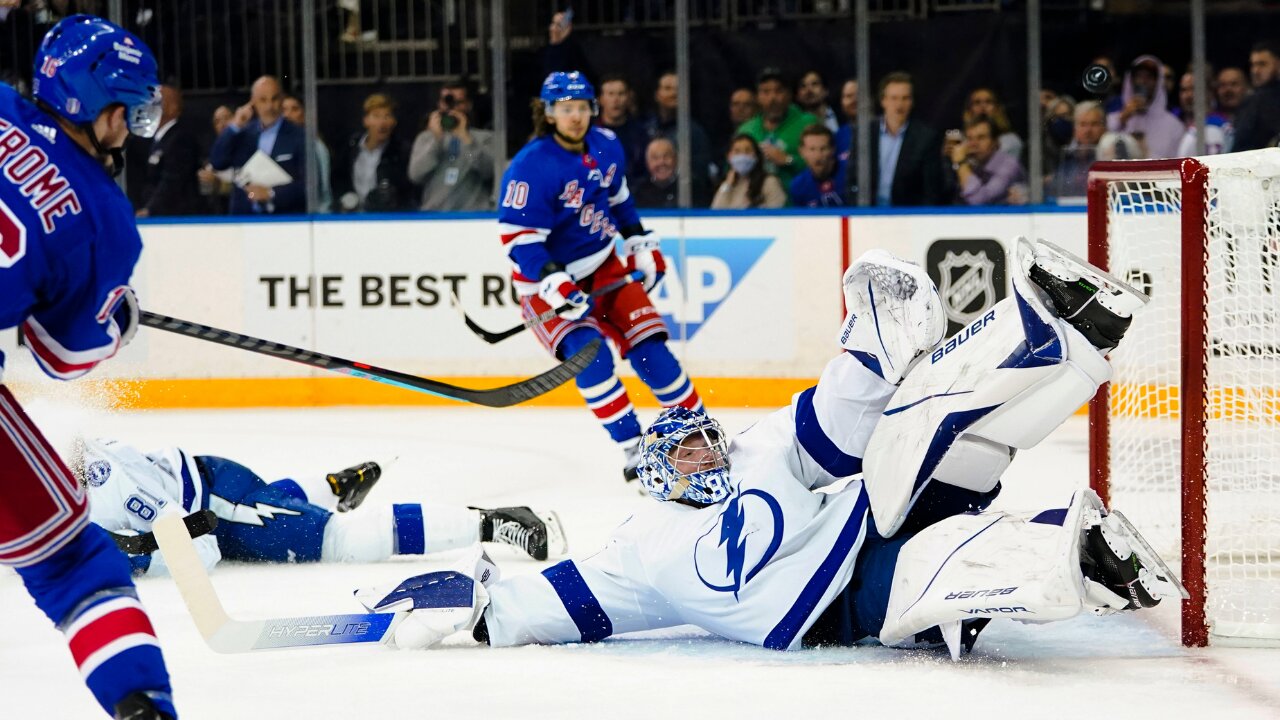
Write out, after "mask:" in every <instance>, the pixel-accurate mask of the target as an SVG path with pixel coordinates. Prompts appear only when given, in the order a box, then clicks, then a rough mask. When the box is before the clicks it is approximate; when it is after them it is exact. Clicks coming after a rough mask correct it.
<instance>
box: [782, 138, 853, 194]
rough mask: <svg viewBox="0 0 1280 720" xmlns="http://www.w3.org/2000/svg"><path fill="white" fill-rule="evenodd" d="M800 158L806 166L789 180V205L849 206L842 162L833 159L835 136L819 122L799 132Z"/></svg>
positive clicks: (834, 157) (834, 154) (834, 156)
mask: <svg viewBox="0 0 1280 720" xmlns="http://www.w3.org/2000/svg"><path fill="white" fill-rule="evenodd" d="M800 157H802V158H804V164H805V169H804V170H803V171H801V173H800V174H799V175H797V176H796V178H795V179H794V180H792V181H791V188H790V190H791V204H792V205H794V206H796V207H839V206H841V205H848V204H849V203H848V201H847V200H846V194H845V193H846V192H847V191H848V183H847V182H845V164H844V163H843V162H840V160H839V159H837V158H836V136H835V133H832V132H831V130H830V128H828V127H827V126H826V125H823V124H822V123H814V124H812V125H810V126H809V127H807V128H805V129H804V132H802V133H800Z"/></svg>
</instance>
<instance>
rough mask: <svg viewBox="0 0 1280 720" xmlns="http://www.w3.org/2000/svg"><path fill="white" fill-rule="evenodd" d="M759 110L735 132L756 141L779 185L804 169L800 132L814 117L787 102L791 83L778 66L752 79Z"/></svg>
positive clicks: (767, 167)
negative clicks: (754, 79) (754, 82)
mask: <svg viewBox="0 0 1280 720" xmlns="http://www.w3.org/2000/svg"><path fill="white" fill-rule="evenodd" d="M756 101H757V102H759V103H760V114H759V115H756V116H755V117H753V118H751V119H750V120H748V121H746V122H744V123H742V126H741V127H739V128H738V132H739V133H742V134H744V135H750V136H751V137H753V138H755V140H756V142H758V143H760V150H761V152H763V153H764V159H765V170H767V171H768V172H770V173H772V174H773V175H776V176H777V177H778V180H779V181H780V182H781V183H782V186H783V187H790V186H791V180H792V178H794V177H795V176H796V175H798V174H799V173H800V171H801V170H804V162H803V161H802V160H801V158H800V133H802V132H804V129H805V128H807V127H809V126H810V125H812V124H814V123H816V122H818V118H816V117H814V116H813V115H811V114H809V113H807V112H805V111H803V110H801V109H800V108H799V107H798V106H796V105H793V104H792V102H791V84H790V83H789V82H787V80H786V79H785V78H784V77H783V75H782V71H781V70H779V69H778V68H772V67H770V68H765V69H764V71H763V72H761V73H760V77H759V79H757V80H756Z"/></svg>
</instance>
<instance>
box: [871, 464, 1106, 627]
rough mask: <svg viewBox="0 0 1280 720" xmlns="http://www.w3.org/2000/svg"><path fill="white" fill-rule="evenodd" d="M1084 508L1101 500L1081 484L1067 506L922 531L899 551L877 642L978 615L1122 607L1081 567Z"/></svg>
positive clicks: (1063, 614)
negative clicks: (1089, 579)
mask: <svg viewBox="0 0 1280 720" xmlns="http://www.w3.org/2000/svg"><path fill="white" fill-rule="evenodd" d="M1087 508H1088V509H1092V510H1094V511H1095V512H1101V511H1102V503H1101V501H1100V500H1098V496H1097V495H1096V494H1094V493H1093V491H1091V490H1082V491H1079V492H1077V493H1076V495H1075V497H1074V498H1072V501H1071V504H1070V505H1069V506H1068V507H1067V508H1065V509H1063V508H1057V509H1050V510H1044V511H1042V512H1038V513H1028V514H1016V515H1015V514H1010V513H1004V512H984V513H979V514H974V515H957V516H954V517H950V518H947V519H946V520H943V521H942V522H939V523H935V524H934V525H931V526H930V527H928V528H926V529H925V530H923V531H921V532H920V533H919V534H917V535H915V536H914V537H912V538H911V539H910V540H909V541H907V543H906V544H905V545H904V546H903V547H902V550H901V552H900V553H899V555H898V560H897V564H896V566H895V568H894V575H893V581H892V588H891V590H890V594H889V603H888V609H887V611H886V613H885V621H884V625H883V626H882V627H881V629H880V635H879V639H880V641H881V642H882V643H884V644H886V645H895V644H899V643H902V642H903V641H906V640H908V639H910V638H913V637H914V636H915V634H916V633H918V632H922V631H924V630H927V629H929V628H931V627H934V626H941V627H943V629H944V633H943V634H944V636H945V635H946V633H945V630H946V628H947V627H948V626H949V625H950V624H951V623H958V622H962V621H965V620H971V619H975V618H993V617H1008V618H1013V619H1016V620H1020V621H1023V622H1050V621H1053V620H1065V619H1067V618H1070V617H1074V616H1075V615H1077V614H1079V613H1080V612H1081V611H1082V610H1083V609H1085V608H1086V607H1088V608H1100V607H1111V608H1114V609H1120V608H1122V607H1124V605H1125V604H1126V600H1125V599H1124V598H1120V597H1118V596H1116V595H1114V594H1113V593H1110V592H1107V591H1105V589H1104V588H1101V586H1098V585H1097V584H1096V583H1093V582H1092V581H1088V580H1086V578H1085V576H1084V574H1083V572H1082V570H1081V565H1080V546H1081V529H1082V527H1083V524H1084V522H1085V511H1086V509H1087ZM1086 585H1090V586H1092V587H1089V588H1088V589H1086ZM1098 590H1101V591H1102V592H1097V591H1098Z"/></svg>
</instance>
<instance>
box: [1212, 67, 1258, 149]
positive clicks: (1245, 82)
mask: <svg viewBox="0 0 1280 720" xmlns="http://www.w3.org/2000/svg"><path fill="white" fill-rule="evenodd" d="M1250 92H1251V90H1250V89H1249V79H1248V78H1247V77H1245V74H1244V71H1243V70H1241V69H1240V68H1238V67H1225V68H1222V69H1221V70H1219V71H1218V78H1217V82H1216V83H1214V98H1215V99H1216V100H1217V101H1218V102H1217V108H1218V114H1219V115H1222V117H1223V118H1225V119H1226V121H1227V126H1228V127H1229V126H1231V125H1233V124H1234V122H1235V117H1236V113H1237V112H1239V111H1240V106H1241V105H1243V104H1244V101H1245V99H1246V98H1248V97H1249V94H1250ZM1227 134H1228V135H1230V133H1229V132H1228V133H1227Z"/></svg>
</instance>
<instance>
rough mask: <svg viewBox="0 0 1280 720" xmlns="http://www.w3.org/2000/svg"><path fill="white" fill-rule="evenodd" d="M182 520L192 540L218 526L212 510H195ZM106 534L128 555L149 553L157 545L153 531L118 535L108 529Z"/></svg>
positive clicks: (216, 517)
mask: <svg viewBox="0 0 1280 720" xmlns="http://www.w3.org/2000/svg"><path fill="white" fill-rule="evenodd" d="M182 522H183V524H184V525H186V526H187V534H188V535H189V536H191V539H193V540H194V539H195V538H198V537H200V536H201V535H207V534H209V533H211V532H213V529H214V528H216V527H218V516H217V515H214V514H213V511H212V510H197V511H195V512H193V513H191V514H190V515H188V516H186V517H184V518H182ZM107 534H108V535H110V536H111V539H112V540H113V541H115V544H116V547H118V548H120V550H121V551H122V552H124V553H127V554H129V555H150V554H151V553H153V552H155V551H156V549H157V547H159V546H158V545H156V536H155V533H153V532H144V533H139V534H138V535H120V534H118V533H113V532H110V531H108V532H107Z"/></svg>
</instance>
